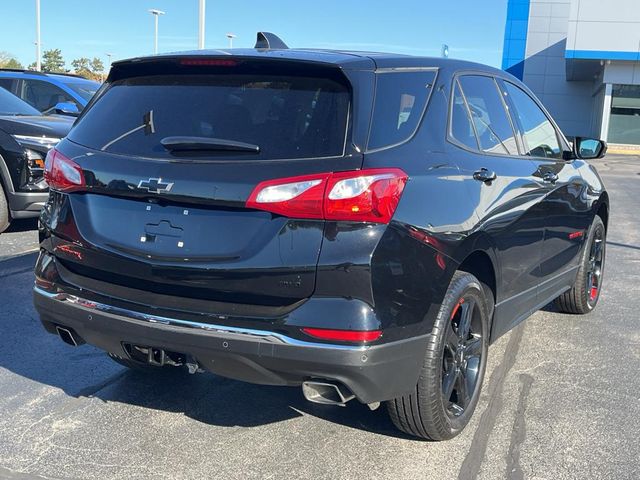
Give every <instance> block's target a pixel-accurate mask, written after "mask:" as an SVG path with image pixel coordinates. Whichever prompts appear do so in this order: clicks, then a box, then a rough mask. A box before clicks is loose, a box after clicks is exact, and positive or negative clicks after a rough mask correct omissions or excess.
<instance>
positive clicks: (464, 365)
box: [442, 295, 483, 417]
mask: <svg viewBox="0 0 640 480" xmlns="http://www.w3.org/2000/svg"><path fill="white" fill-rule="evenodd" d="M446 338H447V342H446V345H445V348H444V354H443V358H442V397H443V398H442V400H443V403H444V405H445V406H446V410H447V413H448V414H449V415H451V416H454V417H458V416H460V415H461V414H462V413H464V411H465V409H466V408H467V407H468V406H469V402H470V401H471V398H472V397H473V394H474V392H475V389H476V387H477V386H478V374H479V369H480V363H481V361H482V355H483V351H482V350H483V349H482V344H483V338H482V315H481V312H480V308H479V306H478V304H477V302H476V301H475V299H474V297H473V296H470V295H467V296H466V297H463V298H461V299H460V301H459V302H458V303H457V304H456V306H455V308H454V310H453V313H452V315H451V320H450V321H449V323H448V325H447V337H446Z"/></svg>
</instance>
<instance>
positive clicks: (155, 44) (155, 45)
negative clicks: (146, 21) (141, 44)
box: [149, 8, 164, 53]
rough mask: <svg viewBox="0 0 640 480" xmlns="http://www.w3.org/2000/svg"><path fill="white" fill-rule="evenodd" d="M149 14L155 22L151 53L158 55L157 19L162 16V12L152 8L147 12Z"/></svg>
mask: <svg viewBox="0 0 640 480" xmlns="http://www.w3.org/2000/svg"><path fill="white" fill-rule="evenodd" d="M149 13H150V14H151V15H153V18H154V21H155V34H154V37H153V53H158V17H159V16H160V15H164V12H163V11H162V10H157V9H155V8H152V9H151V10H149Z"/></svg>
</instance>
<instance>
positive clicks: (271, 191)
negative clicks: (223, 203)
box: [246, 168, 408, 223]
mask: <svg viewBox="0 0 640 480" xmlns="http://www.w3.org/2000/svg"><path fill="white" fill-rule="evenodd" d="M407 178H408V177H407V174H406V173H404V172H403V171H402V170H400V169H398V168H375V169H368V170H357V171H352V172H339V173H323V174H317V175H306V176H301V177H290V178H282V179H278V180H269V181H266V182H262V183H260V184H258V186H257V187H256V188H255V189H254V190H253V192H252V193H251V195H250V196H249V200H248V201H247V204H246V205H247V207H248V208H255V209H258V210H266V211H268V212H272V213H277V214H279V215H283V216H286V217H293V218H318V219H326V220H339V221H354V222H374V223H389V221H390V220H391V217H393V214H394V212H395V211H396V207H397V206H398V202H399V201H400V197H401V196H402V191H403V190H404V186H405V184H406V182H407Z"/></svg>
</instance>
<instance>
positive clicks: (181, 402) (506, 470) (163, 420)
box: [0, 156, 640, 479]
mask: <svg viewBox="0 0 640 480" xmlns="http://www.w3.org/2000/svg"><path fill="white" fill-rule="evenodd" d="M596 165H597V166H598V169H599V171H600V172H601V174H602V175H603V177H604V179H605V182H606V184H607V187H608V189H609V192H610V196H611V201H612V213H611V220H610V230H609V235H608V252H607V265H606V269H605V275H606V278H605V288H604V291H603V293H602V297H601V302H600V305H599V307H598V309H597V310H596V311H595V312H594V313H592V314H590V315H588V316H584V317H580V316H572V315H561V314H558V313H555V312H554V311H553V308H552V307H547V308H546V309H545V310H543V311H540V312H538V313H536V314H535V315H534V316H533V317H531V318H530V319H529V320H528V321H526V322H525V323H523V324H521V325H520V326H519V327H517V328H516V329H515V330H513V331H512V332H510V333H509V334H507V335H506V336H504V337H503V338H501V339H500V340H499V341H498V342H497V343H496V344H495V345H493V346H492V347H491V348H490V351H489V356H490V360H489V366H488V369H489V370H488V376H487V378H486V379H485V385H484V389H483V394H482V398H481V401H480V404H479V406H478V409H477V411H476V414H475V416H474V419H473V420H472V423H471V424H470V425H469V427H468V428H467V429H466V430H465V431H464V432H463V434H462V435H460V436H459V437H457V438H455V439H454V440H451V441H448V442H443V443H431V442H425V441H418V440H414V439H411V438H407V437H404V436H402V435H401V434H399V433H397V432H396V431H395V430H394V428H393V426H392V425H391V423H390V421H389V420H388V419H387V417H386V414H385V412H384V411H382V410H378V411H375V412H370V411H369V409H368V408H367V407H366V406H363V405H359V404H357V403H354V402H351V403H350V404H348V405H347V407H345V408H340V407H323V406H319V405H313V404H309V403H307V402H306V401H305V400H304V399H303V397H302V394H301V392H300V391H299V389H296V388H277V387H260V386H254V385H249V384H245V383H241V382H237V381H232V380H228V379H224V378H219V377H215V376H213V375H210V374H202V375H193V376H190V375H188V374H187V373H186V372H183V371H177V370H168V371H159V372H154V373H152V374H150V375H145V374H141V373H138V372H133V371H128V370H126V369H124V368H123V367H120V366H119V365H117V364H115V363H113V362H112V361H111V360H109V359H108V358H107V357H106V355H105V354H103V353H102V352H100V351H98V350H97V349H95V348H93V347H90V346H82V347H79V348H75V349H74V348H73V347H70V346H67V345H66V344H64V343H62V342H61V341H60V340H59V339H58V338H56V337H55V336H53V335H49V334H47V333H45V331H44V330H43V329H42V328H41V326H40V324H39V321H38V319H37V316H36V313H35V311H34V309H33V307H32V305H31V286H32V283H33V275H32V273H31V268H32V265H33V263H34V261H35V253H33V252H34V249H35V248H36V238H37V235H36V232H35V230H34V229H35V222H33V221H23V222H20V223H17V224H15V225H14V226H12V228H11V230H10V231H9V232H7V233H4V234H2V235H0V478H8V479H23V478H56V479H57V478H65V479H67V478H74V479H76V478H82V479H89V478H92V479H93V478H95V479H115V478H123V479H124V478H126V479H132V478H153V479H164V478H167V479H183V478H184V479H190V478H225V479H235V478H238V479H246V478H314V479H315V478H332V479H339V478H428V479H451V478H459V479H467V478H481V479H497V478H513V479H525V478H527V479H574V478H580V479H605V478H615V479H637V478H640V466H639V463H640V462H639V461H640V436H639V434H640V313H639V312H640V214H639V213H638V212H640V158H638V157H614V156H609V157H607V158H605V159H604V160H600V161H597V162H596ZM25 252H26V253H25ZM29 252H31V253H29Z"/></svg>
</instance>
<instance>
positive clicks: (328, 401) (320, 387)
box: [302, 380, 356, 407]
mask: <svg viewBox="0 0 640 480" xmlns="http://www.w3.org/2000/svg"><path fill="white" fill-rule="evenodd" d="M302 394H303V395H304V398H306V399H307V400H308V401H310V402H313V403H321V404H323V405H338V406H340V407H344V406H345V405H346V403H347V402H348V401H350V400H353V399H354V398H356V396H355V395H354V394H353V393H351V392H350V391H349V390H348V389H347V388H346V387H345V386H343V385H340V384H338V383H330V382H316V381H313V380H309V381H306V382H303V383H302Z"/></svg>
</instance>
